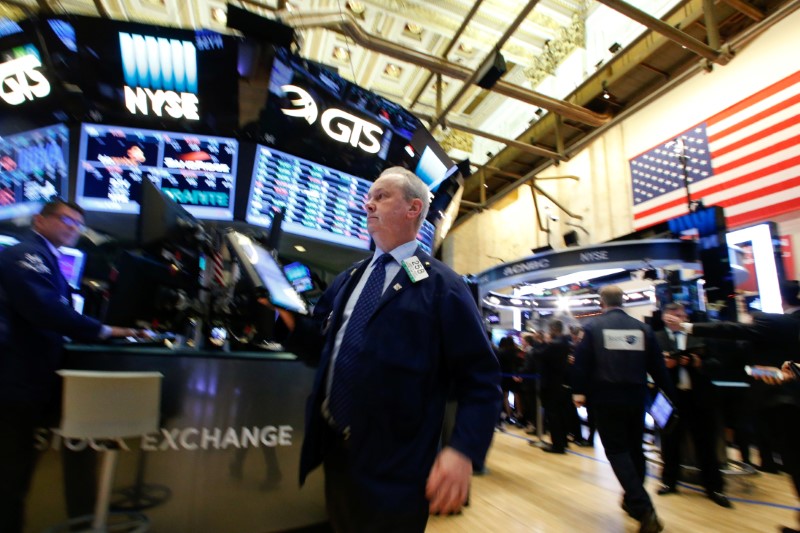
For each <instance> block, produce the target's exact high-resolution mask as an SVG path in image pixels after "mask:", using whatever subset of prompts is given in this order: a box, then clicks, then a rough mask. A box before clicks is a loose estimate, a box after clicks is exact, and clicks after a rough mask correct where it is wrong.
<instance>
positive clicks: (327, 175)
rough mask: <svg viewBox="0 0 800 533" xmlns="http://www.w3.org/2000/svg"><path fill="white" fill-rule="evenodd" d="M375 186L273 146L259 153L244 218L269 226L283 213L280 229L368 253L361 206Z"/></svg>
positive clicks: (367, 237) (259, 149)
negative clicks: (275, 216)
mask: <svg viewBox="0 0 800 533" xmlns="http://www.w3.org/2000/svg"><path fill="white" fill-rule="evenodd" d="M371 184H372V183H371V182H370V181H367V180H365V179H362V178H358V177H356V176H353V175H350V174H346V173H344V172H340V171H338V170H334V169H332V168H329V167H326V166H323V165H320V164H317V163H312V162H311V161H308V160H306V159H302V158H299V157H295V156H292V155H289V154H286V153H284V152H280V151H278V150H275V149H273V148H267V147H265V146H259V147H258V149H257V152H256V158H255V165H254V168H253V176H252V181H251V184H250V195H249V197H248V200H247V214H246V215H245V220H246V221H247V222H249V223H250V224H255V225H257V226H263V227H266V228H269V227H270V226H271V225H272V217H273V216H274V214H275V212H276V211H277V210H279V209H283V210H284V219H283V224H282V225H281V228H282V229H283V231H284V232H286V233H290V234H293V235H302V236H305V237H310V238H313V239H318V240H321V241H325V242H330V243H334V244H339V245H342V246H349V247H352V248H359V249H363V250H368V249H369V242H370V238H369V233H368V232H367V215H366V212H365V211H364V208H363V205H364V202H365V201H366V197H367V193H368V192H369V188H370V185H371Z"/></svg>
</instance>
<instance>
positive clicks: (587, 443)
mask: <svg viewBox="0 0 800 533" xmlns="http://www.w3.org/2000/svg"><path fill="white" fill-rule="evenodd" d="M575 444H577V445H578V446H580V447H581V448H594V444H592V441H590V440H586V439H580V440H576V441H575Z"/></svg>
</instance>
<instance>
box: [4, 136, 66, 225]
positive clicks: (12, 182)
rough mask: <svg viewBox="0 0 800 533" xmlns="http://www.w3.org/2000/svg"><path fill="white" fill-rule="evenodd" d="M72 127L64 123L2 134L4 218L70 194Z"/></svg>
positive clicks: (22, 214)
mask: <svg viewBox="0 0 800 533" xmlns="http://www.w3.org/2000/svg"><path fill="white" fill-rule="evenodd" d="M68 162H69V130H67V127H66V126H64V125H63V124H56V125H54V126H48V127H46V128H39V129H36V130H31V131H26V132H23V133H17V134H14V135H7V136H5V137H0V220H5V219H9V218H16V217H20V216H27V215H32V214H34V213H38V212H39V209H41V206H42V204H43V203H45V202H46V201H47V200H49V199H50V198H52V197H53V196H59V195H60V196H62V197H64V198H66V197H67V194H68V191H67V178H68V175H69V164H68Z"/></svg>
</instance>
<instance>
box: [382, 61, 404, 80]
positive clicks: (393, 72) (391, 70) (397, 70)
mask: <svg viewBox="0 0 800 533" xmlns="http://www.w3.org/2000/svg"><path fill="white" fill-rule="evenodd" d="M402 72H403V69H402V68H401V67H399V66H398V65H395V64H394V63H387V64H386V68H384V69H383V73H384V74H385V75H387V76H388V77H390V78H393V79H397V78H399V77H400V74H402Z"/></svg>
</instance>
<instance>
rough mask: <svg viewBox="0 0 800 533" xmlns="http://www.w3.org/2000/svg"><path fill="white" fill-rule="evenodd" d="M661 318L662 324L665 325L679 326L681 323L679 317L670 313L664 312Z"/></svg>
mask: <svg viewBox="0 0 800 533" xmlns="http://www.w3.org/2000/svg"><path fill="white" fill-rule="evenodd" d="M661 319H662V320H663V321H664V324H666V325H667V326H673V327H674V326H680V325H681V322H682V320H681V318H680V317H677V316H675V315H673V314H671V313H665V314H664V315H662V317H661Z"/></svg>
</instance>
